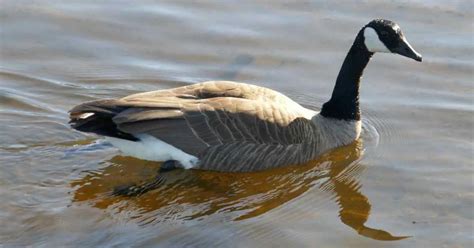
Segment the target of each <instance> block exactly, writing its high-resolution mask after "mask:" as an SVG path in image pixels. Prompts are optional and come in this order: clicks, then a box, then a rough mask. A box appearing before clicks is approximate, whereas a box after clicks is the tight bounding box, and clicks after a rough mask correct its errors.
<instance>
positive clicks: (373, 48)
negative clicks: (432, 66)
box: [361, 19, 422, 62]
mask: <svg viewBox="0 0 474 248" xmlns="http://www.w3.org/2000/svg"><path fill="white" fill-rule="evenodd" d="M361 31H362V35H363V37H364V45H365V48H366V49H367V50H368V51H369V52H372V53H376V52H382V53H396V54H400V55H402V56H405V57H408V58H411V59H414V60H416V61H419V62H421V60H422V57H421V54H419V53H417V52H416V51H415V49H413V47H411V45H410V43H408V41H407V39H406V38H405V36H404V35H403V33H402V30H401V29H400V26H398V24H396V23H395V22H392V21H389V20H384V19H375V20H373V21H371V22H369V23H368V24H367V25H365V26H364V27H363V28H362V30H361Z"/></svg>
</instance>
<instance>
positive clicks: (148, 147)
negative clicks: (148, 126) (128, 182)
mask: <svg viewBox="0 0 474 248" xmlns="http://www.w3.org/2000/svg"><path fill="white" fill-rule="evenodd" d="M135 136H137V138H139V139H140V141H129V140H124V139H118V138H113V137H105V138H106V139H107V140H108V141H109V142H110V143H111V144H112V145H113V146H115V147H117V148H118V149H119V150H120V151H122V152H123V153H124V154H126V155H128V156H132V157H136V158H139V159H144V160H150V161H158V162H163V161H167V160H176V161H179V163H180V164H181V165H182V166H183V168H185V169H191V168H193V167H194V166H196V165H197V163H198V162H199V159H198V158H196V157H194V156H193V155H190V154H187V153H185V152H183V151H181V150H180V149H178V148H176V147H174V146H172V145H170V144H168V143H166V142H164V141H162V140H160V139H157V138H155V137H153V136H151V135H147V134H140V135H135Z"/></svg>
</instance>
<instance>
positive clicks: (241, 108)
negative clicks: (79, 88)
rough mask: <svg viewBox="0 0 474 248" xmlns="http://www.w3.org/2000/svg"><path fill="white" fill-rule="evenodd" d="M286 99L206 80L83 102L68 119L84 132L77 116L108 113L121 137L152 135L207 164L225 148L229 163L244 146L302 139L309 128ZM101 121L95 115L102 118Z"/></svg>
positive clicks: (268, 145)
mask: <svg viewBox="0 0 474 248" xmlns="http://www.w3.org/2000/svg"><path fill="white" fill-rule="evenodd" d="M288 100H289V99H288V98H286V97H285V96H283V95H281V94H279V93H276V92H274V91H271V90H268V89H265V88H261V87H258V86H253V85H246V84H238V83H229V82H220V83H219V82H210V83H203V84H198V85H192V86H186V87H181V88H176V89H172V90H165V91H155V92H148V93H141V94H136V95H131V96H128V97H125V98H123V99H120V100H109V101H96V102H91V103H85V104H83V105H79V106H78V107H76V108H74V109H73V110H71V119H72V122H73V127H74V128H76V129H78V130H81V131H88V130H85V129H84V128H81V127H84V126H87V125H84V124H82V125H81V123H80V122H81V121H82V122H85V121H86V120H87V119H88V118H87V119H86V120H82V119H80V118H77V117H78V116H80V114H82V113H88V112H92V113H94V115H93V116H92V117H95V118H97V117H100V116H108V118H109V119H110V121H109V122H111V123H113V125H114V126H115V129H116V132H117V133H118V134H120V135H122V136H124V135H130V136H131V137H135V135H137V134H142V133H146V134H149V135H153V136H155V137H157V138H158V139H161V140H163V141H165V142H167V143H169V144H171V145H173V146H175V147H177V148H179V149H181V150H183V151H185V152H187V153H190V154H193V155H197V156H201V158H202V159H204V160H206V161H208V162H207V164H210V162H211V161H218V160H219V159H218V158H214V157H215V156H222V154H224V153H223V152H222V151H225V153H228V154H234V156H233V158H230V157H226V158H223V157H222V158H221V159H220V161H223V160H226V159H227V160H229V161H234V162H235V161H236V157H237V156H238V155H239V153H241V152H242V151H245V149H248V151H247V152H255V151H259V150H260V151H263V150H265V149H266V150H268V149H270V148H271V150H272V151H273V150H274V151H276V152H278V149H280V150H281V151H280V153H281V152H283V150H285V149H286V150H288V147H291V145H292V144H294V145H296V144H301V143H302V142H303V140H304V139H303V138H304V137H305V133H307V132H308V131H309V129H311V128H313V127H312V125H311V123H310V121H308V120H306V119H305V118H303V116H302V108H301V107H299V105H297V104H296V105H295V103H294V102H292V101H291V100H290V101H291V102H289V103H288V104H285V101H288ZM104 119H106V118H105V117H104V118H101V120H102V121H103V122H104ZM89 126H90V124H89ZM110 126H112V125H106V127H108V128H109V130H105V131H101V129H100V128H95V129H92V132H95V133H98V134H104V135H109V136H111V135H110V132H109V131H110ZM89 130H91V129H90V128H89ZM114 131H115V130H114ZM121 138H123V137H121ZM243 146H245V147H246V148H245V149H244V148H243ZM282 149H283V150H282ZM250 150H252V151H250ZM267 153H268V152H267ZM241 155H242V156H244V157H245V154H241Z"/></svg>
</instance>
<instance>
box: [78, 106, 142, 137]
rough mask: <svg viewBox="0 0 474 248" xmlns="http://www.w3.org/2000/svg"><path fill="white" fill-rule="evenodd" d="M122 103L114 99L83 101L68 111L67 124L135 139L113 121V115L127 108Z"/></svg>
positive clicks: (85, 129) (108, 134) (113, 135)
mask: <svg viewBox="0 0 474 248" xmlns="http://www.w3.org/2000/svg"><path fill="white" fill-rule="evenodd" d="M123 105H124V104H121V101H120V100H115V99H106V100H98V101H91V102H85V103H83V104H80V105H77V106H75V107H74V108H72V109H71V110H70V111H69V124H70V125H71V127H72V128H74V129H76V130H78V131H81V132H87V133H95V134H98V135H103V136H109V137H115V138H120V139H126V140H131V141H137V140H138V139H137V138H136V137H135V136H133V135H131V134H128V133H125V132H122V131H120V130H119V129H118V127H117V125H116V124H115V123H114V121H113V117H114V116H115V115H117V114H118V113H120V112H122V111H123V110H125V109H126V108H127V107H125V106H123Z"/></svg>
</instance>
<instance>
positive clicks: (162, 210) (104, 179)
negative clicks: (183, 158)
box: [71, 140, 406, 240]
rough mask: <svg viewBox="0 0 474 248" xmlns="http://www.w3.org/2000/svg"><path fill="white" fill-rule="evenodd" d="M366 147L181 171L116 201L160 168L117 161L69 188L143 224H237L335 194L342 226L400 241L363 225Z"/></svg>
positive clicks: (367, 210)
mask: <svg viewBox="0 0 474 248" xmlns="http://www.w3.org/2000/svg"><path fill="white" fill-rule="evenodd" d="M362 152H363V147H362V142H361V141H360V140H359V141H355V142H354V143H352V144H350V145H348V146H345V147H340V148H338V149H335V150H333V151H331V152H329V153H327V154H325V155H324V156H322V157H320V158H318V159H316V160H313V161H311V162H309V163H307V164H304V165H298V166H288V167H283V168H277V169H273V170H267V171H262V172H253V173H222V172H210V171H199V170H177V171H170V172H168V173H165V174H163V179H164V180H163V182H162V184H161V185H160V186H159V187H158V188H157V189H155V190H153V191H150V192H147V193H145V194H144V195H141V196H140V197H123V196H113V195H112V194H111V191H112V190H113V189H114V187H117V186H119V185H123V184H131V183H139V182H140V181H147V180H151V179H152V176H153V175H155V173H156V170H157V167H158V166H157V163H154V162H146V161H142V160H136V159H133V158H130V157H122V156H116V157H114V158H112V159H111V160H110V161H107V162H106V163H108V165H107V166H106V167H105V168H104V169H101V170H97V171H90V172H87V174H86V175H85V176H84V177H82V178H81V179H79V180H76V181H73V182H72V183H71V185H72V187H73V188H75V191H74V196H73V202H76V203H87V204H92V205H93V206H94V207H97V208H101V209H105V208H113V209H115V210H117V211H128V212H127V215H128V216H130V217H131V218H133V219H135V220H138V221H139V222H140V223H141V224H152V223H158V222H162V221H167V220H169V219H173V220H176V219H180V220H199V219H202V218H205V217H207V216H210V215H217V214H225V215H227V216H232V218H233V219H234V220H235V221H239V220H244V219H248V218H253V217H256V216H259V215H262V214H264V213H266V212H268V211H270V210H272V209H275V208H277V207H279V206H281V205H283V204H285V203H287V202H289V201H291V200H293V199H295V198H297V197H299V196H301V195H302V194H303V193H305V192H307V191H308V190H309V189H312V188H320V190H323V191H326V192H329V193H331V194H333V195H334V197H332V198H331V199H335V200H336V201H337V204H338V205H339V217H340V220H341V221H342V223H344V224H346V225H347V226H349V227H351V228H352V229H354V230H355V231H357V233H359V234H360V235H363V236H365V237H369V238H372V239H376V240H399V239H403V238H406V237H405V236H403V237H402V236H393V235H391V234H390V233H389V232H387V231H384V230H378V229H373V228H370V227H367V226H365V223H366V222H367V220H368V218H369V214H370V210H371V205H370V202H369V199H368V198H367V197H366V196H365V195H363V194H362V193H361V191H360V188H361V185H360V183H359V182H358V180H357V178H358V176H359V175H360V173H361V172H362V170H363V169H364V166H363V165H361V164H360V163H359V160H360V158H361V155H362Z"/></svg>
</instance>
